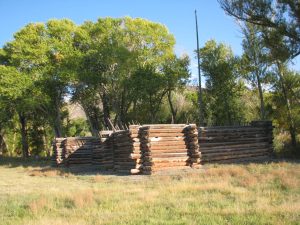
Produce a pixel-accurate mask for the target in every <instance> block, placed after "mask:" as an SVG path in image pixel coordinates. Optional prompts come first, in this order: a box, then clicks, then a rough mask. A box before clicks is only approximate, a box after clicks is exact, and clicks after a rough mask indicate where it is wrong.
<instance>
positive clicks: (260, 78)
mask: <svg viewBox="0 0 300 225" xmlns="http://www.w3.org/2000/svg"><path fill="white" fill-rule="evenodd" d="M242 32H243V35H244V39H243V44H242V45H243V49H244V53H243V56H242V67H243V73H244V74H245V75H246V76H245V77H246V79H247V80H248V81H250V82H251V83H252V86H254V87H256V88H257V89H258V93H259V99H260V119H261V120H264V119H265V118H266V113H265V106H264V105H265V104H264V96H263V88H262V84H263V83H264V81H265V78H266V75H267V69H268V64H269V63H268V55H267V53H266V50H265V48H264V46H263V44H262V41H261V36H259V31H258V28H257V26H256V25H252V24H250V23H245V26H244V27H242Z"/></svg>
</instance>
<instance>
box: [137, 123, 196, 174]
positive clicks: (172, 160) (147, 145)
mask: <svg viewBox="0 0 300 225" xmlns="http://www.w3.org/2000/svg"><path fill="white" fill-rule="evenodd" d="M185 127H186V125H185V124H157V125H155V124H154V125H145V126H143V127H141V128H140V138H141V152H142V163H143V167H142V170H143V173H144V174H151V173H152V172H155V171H158V170H162V169H167V168H174V167H176V168H182V167H186V166H189V165H190V157H189V155H188V151H189V150H188V147H189V146H188V145H187V143H188V144H191V145H192V143H191V142H189V141H188V140H187V142H186V139H185V132H186V130H185ZM195 157H196V155H195Z"/></svg>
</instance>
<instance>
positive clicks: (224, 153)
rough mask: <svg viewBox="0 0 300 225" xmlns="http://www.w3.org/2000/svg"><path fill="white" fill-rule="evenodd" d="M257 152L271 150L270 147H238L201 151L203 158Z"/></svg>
mask: <svg viewBox="0 0 300 225" xmlns="http://www.w3.org/2000/svg"><path fill="white" fill-rule="evenodd" d="M256 152H270V148H256V149H236V150H235V151H223V152H209V153H208V152H207V153H204V152H201V156H202V158H203V159H204V158H206V157H213V156H222V155H239V154H246V153H256Z"/></svg>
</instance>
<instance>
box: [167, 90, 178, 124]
mask: <svg viewBox="0 0 300 225" xmlns="http://www.w3.org/2000/svg"><path fill="white" fill-rule="evenodd" d="M171 94H172V92H171V91H168V101H169V105H170V109H171V113H172V121H171V123H177V120H176V111H175V109H174V106H173V102H172V96H171Z"/></svg>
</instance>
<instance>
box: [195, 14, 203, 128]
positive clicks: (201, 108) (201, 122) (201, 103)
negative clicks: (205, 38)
mask: <svg viewBox="0 0 300 225" xmlns="http://www.w3.org/2000/svg"><path fill="white" fill-rule="evenodd" d="M195 20H196V37H197V58H198V79H199V87H198V89H199V97H198V102H199V125H200V126H202V125H203V102H202V88H201V71H200V53H199V37H198V21H197V11H196V10H195Z"/></svg>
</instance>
